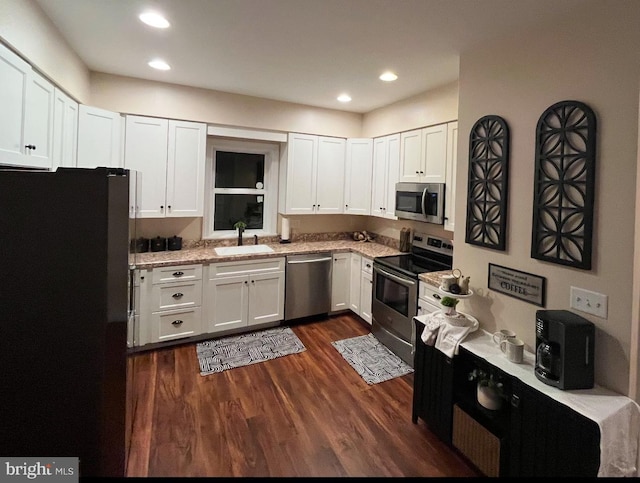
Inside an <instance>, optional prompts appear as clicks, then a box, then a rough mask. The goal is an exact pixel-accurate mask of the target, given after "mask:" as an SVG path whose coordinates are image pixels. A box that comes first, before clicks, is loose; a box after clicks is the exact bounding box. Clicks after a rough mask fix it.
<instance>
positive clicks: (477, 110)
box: [454, 1, 640, 394]
mask: <svg viewBox="0 0 640 483" xmlns="http://www.w3.org/2000/svg"><path fill="white" fill-rule="evenodd" d="M638 25H640V2H636V1H617V2H600V3H597V4H592V7H590V8H589V9H585V10H582V11H576V12H574V13H573V15H572V16H571V17H570V18H567V19H559V20H558V23H557V24H555V25H552V24H550V25H548V27H547V28H544V29H540V30H538V31H536V32H531V33H528V34H526V33H522V34H519V35H517V36H514V37H511V38H507V39H502V40H500V41H493V42H488V43H485V44H483V45H481V46H478V47H477V48H475V49H473V50H470V51H467V52H464V53H463V54H462V55H461V59H460V81H459V87H460V101H459V127H460V131H459V132H460V136H459V142H458V166H457V173H458V178H457V186H456V190H457V193H459V197H458V203H457V204H456V221H457V223H456V231H455V238H456V240H458V243H456V244H455V247H456V248H455V251H454V264H455V265H456V266H458V267H460V268H461V269H462V271H463V272H464V273H466V274H468V275H470V276H471V285H472V288H473V289H474V290H475V291H476V294H477V296H474V297H472V298H471V299H468V300H465V301H463V302H462V304H464V306H463V307H462V310H463V311H464V310H465V309H466V310H470V311H471V312H472V313H473V314H474V315H475V316H476V317H477V318H478V319H479V320H480V323H481V325H482V326H483V327H484V328H485V329H487V330H489V331H492V330H495V329H502V328H508V329H512V330H514V331H515V332H516V333H517V334H518V335H519V336H520V337H521V338H522V339H523V340H524V341H525V342H526V343H527V344H528V345H529V346H530V347H532V346H534V345H535V328H534V323H535V311H536V310H537V309H538V307H536V306H534V305H532V304H528V303H526V302H523V301H520V300H518V299H514V298H511V297H508V296H506V295H503V294H500V293H497V292H493V291H490V290H488V289H487V269H488V263H489V262H491V263H496V264H499V265H504V266H507V267H511V268H514V269H518V270H522V271H525V272H530V273H533V274H536V275H540V276H543V277H546V279H547V303H546V308H547V309H567V310H568V309H569V290H570V286H572V285H573V286H577V287H582V288H585V289H588V290H593V291H596V292H600V293H604V294H606V295H608V296H609V299H608V302H609V314H608V318H607V319H601V318H598V317H593V316H590V315H588V314H583V313H579V314H580V315H583V316H584V317H585V318H587V319H589V320H591V321H593V322H594V323H595V324H596V350H595V351H596V353H595V363H596V382H597V383H599V384H601V385H604V386H607V387H609V388H611V389H613V390H616V391H618V392H621V393H624V394H626V393H627V391H628V388H629V385H628V378H629V365H630V338H631V332H630V331H631V320H632V310H631V307H632V303H631V299H632V291H631V287H632V282H633V254H634V222H635V210H634V200H635V196H634V193H635V192H636V162H637V148H638V142H637V138H638V92H639V90H638V86H639V79H640V62H638V60H639V54H640V49H639V46H640V29H639V28H638ZM571 99H572V100H579V101H582V102H585V103H586V104H588V105H589V106H590V107H591V108H592V109H593V110H594V111H595V113H596V116H597V121H598V127H597V155H596V192H595V216H594V218H595V219H594V233H593V258H592V261H593V269H592V270H589V271H585V270H579V269H573V268H567V267H563V266H560V265H556V264H553V263H547V262H542V261H539V260H535V259H533V258H531V257H530V250H531V240H530V238H531V222H532V201H533V178H534V162H535V158H534V154H535V145H534V142H535V139H534V138H535V129H536V122H537V120H538V118H539V116H540V115H541V114H542V112H543V111H544V110H545V109H546V108H547V107H549V106H550V105H552V104H554V103H555V102H558V101H562V100H571ZM488 114H496V115H499V116H502V117H503V118H504V119H505V120H506V122H507V123H508V125H509V128H510V131H511V153H510V167H509V170H510V173H509V205H508V218H507V250H506V251H504V252H500V251H495V250H490V249H485V248H480V247H476V246H473V245H469V244H466V243H462V242H461V241H462V240H464V236H465V233H464V231H465V223H464V220H465V218H466V210H465V202H464V201H463V199H464V197H465V193H466V188H467V166H468V162H467V160H468V133H469V131H470V129H471V127H472V126H473V124H474V123H475V122H476V121H477V120H478V119H479V118H480V117H482V116H485V115H488ZM577 313H578V312H577Z"/></svg>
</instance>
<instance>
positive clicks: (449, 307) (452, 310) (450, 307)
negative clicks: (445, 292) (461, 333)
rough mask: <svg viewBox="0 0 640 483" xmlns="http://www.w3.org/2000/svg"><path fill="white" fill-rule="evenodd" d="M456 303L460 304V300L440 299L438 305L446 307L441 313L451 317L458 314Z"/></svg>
mask: <svg viewBox="0 0 640 483" xmlns="http://www.w3.org/2000/svg"><path fill="white" fill-rule="evenodd" d="M458 302H460V300H458V299H457V298H454V297H442V299H440V305H442V306H443V307H446V309H445V310H444V311H443V312H444V314H445V315H452V316H455V315H457V314H458V312H456V305H458Z"/></svg>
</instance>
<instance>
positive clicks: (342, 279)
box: [331, 252, 351, 312]
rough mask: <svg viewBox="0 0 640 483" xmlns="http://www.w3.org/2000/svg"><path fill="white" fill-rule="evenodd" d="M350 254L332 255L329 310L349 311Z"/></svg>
mask: <svg viewBox="0 0 640 483" xmlns="http://www.w3.org/2000/svg"><path fill="white" fill-rule="evenodd" d="M350 273H351V253H349V252H347V253H334V254H333V268H332V272H331V310H332V311H334V312H336V311H339V310H347V309H349V285H350V284H351V280H350Z"/></svg>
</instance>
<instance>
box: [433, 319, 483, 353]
mask: <svg viewBox="0 0 640 483" xmlns="http://www.w3.org/2000/svg"><path fill="white" fill-rule="evenodd" d="M477 328H478V322H477V321H474V323H473V324H472V325H469V326H462V327H459V326H456V325H451V324H446V323H445V324H442V326H441V327H440V331H439V332H438V336H437V337H436V344H435V346H436V349H439V350H440V351H441V352H443V353H444V354H445V355H446V356H448V357H453V356H454V355H456V354H458V347H459V345H460V342H462V341H463V340H464V338H465V337H466V336H467V335H468V334H469V333H470V332H473V331H474V330H476V329H477Z"/></svg>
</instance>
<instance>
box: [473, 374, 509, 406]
mask: <svg viewBox="0 0 640 483" xmlns="http://www.w3.org/2000/svg"><path fill="white" fill-rule="evenodd" d="M469 380H470V381H477V385H476V395H477V396H476V397H477V399H478V403H480V405H481V406H482V407H485V408H487V409H490V410H492V411H496V410H498V409H500V408H501V407H502V402H503V401H504V400H505V399H507V395H506V393H505V389H504V384H503V382H502V379H501V378H500V376H498V375H496V374H494V373H493V372H487V371H485V370H483V369H479V368H475V369H474V370H473V371H471V372H470V373H469Z"/></svg>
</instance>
